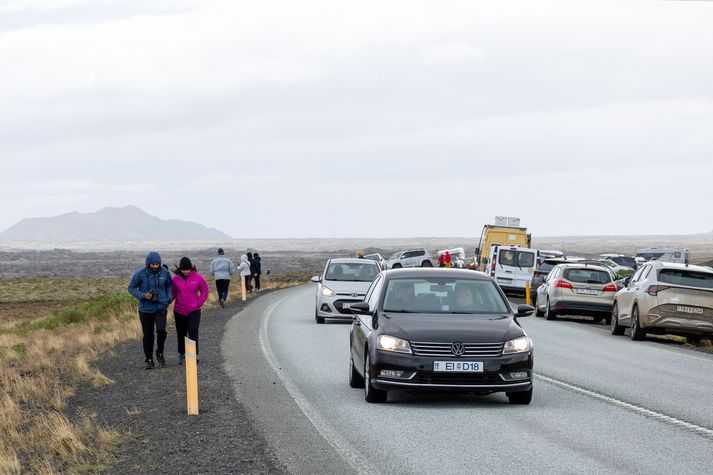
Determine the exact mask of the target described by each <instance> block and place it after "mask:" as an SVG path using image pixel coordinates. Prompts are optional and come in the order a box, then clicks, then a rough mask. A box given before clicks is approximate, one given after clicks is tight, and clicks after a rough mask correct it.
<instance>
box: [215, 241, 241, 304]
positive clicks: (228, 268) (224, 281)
mask: <svg viewBox="0 0 713 475" xmlns="http://www.w3.org/2000/svg"><path fill="white" fill-rule="evenodd" d="M235 272H236V269H235V264H233V262H232V261H231V260H230V259H228V258H227V257H225V251H223V249H218V257H216V258H215V259H213V262H211V263H210V275H212V276H213V277H215V289H216V290H217V291H218V303H220V306H221V307H223V308H225V301H226V300H228V288H229V287H230V276H231V275H233V274H235Z"/></svg>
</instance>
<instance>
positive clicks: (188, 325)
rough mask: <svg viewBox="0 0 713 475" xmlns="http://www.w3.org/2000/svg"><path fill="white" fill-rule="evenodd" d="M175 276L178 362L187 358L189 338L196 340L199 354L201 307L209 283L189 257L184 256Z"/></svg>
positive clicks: (206, 297) (180, 362) (205, 298)
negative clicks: (187, 340)
mask: <svg viewBox="0 0 713 475" xmlns="http://www.w3.org/2000/svg"><path fill="white" fill-rule="evenodd" d="M175 274H176V275H174V276H173V298H174V300H175V301H176V303H175V304H174V306H173V317H174V318H175V319H176V337H177V338H178V364H183V361H184V360H185V359H186V342H185V340H184V338H185V337H186V335H188V338H190V339H191V340H193V341H195V342H196V356H198V327H199V326H200V324H201V307H202V306H203V304H204V303H205V301H206V300H207V299H208V283H207V282H206V281H205V278H204V277H203V276H202V275H200V274H199V273H198V271H197V270H196V269H195V267H193V263H192V262H191V260H190V259H189V258H187V257H182V258H181V261H180V263H179V264H178V269H176V270H175Z"/></svg>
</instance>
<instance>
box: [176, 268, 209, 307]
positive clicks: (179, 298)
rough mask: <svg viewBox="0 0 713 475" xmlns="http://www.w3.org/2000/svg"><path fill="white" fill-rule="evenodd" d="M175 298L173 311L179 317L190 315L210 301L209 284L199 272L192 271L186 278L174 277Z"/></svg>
mask: <svg viewBox="0 0 713 475" xmlns="http://www.w3.org/2000/svg"><path fill="white" fill-rule="evenodd" d="M179 272H180V271H179ZM173 298H174V300H175V302H176V303H175V305H174V307H173V310H174V311H175V312H176V313H178V314H179V315H188V314H189V313H191V312H195V311H196V310H199V309H200V308H201V307H202V306H203V304H204V303H205V301H206V300H208V283H207V282H206V281H205V278H204V277H203V276H202V275H200V274H199V273H198V272H197V271H191V273H190V274H188V275H187V276H186V277H183V276H182V275H179V274H176V275H174V276H173Z"/></svg>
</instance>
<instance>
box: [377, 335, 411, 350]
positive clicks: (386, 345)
mask: <svg viewBox="0 0 713 475" xmlns="http://www.w3.org/2000/svg"><path fill="white" fill-rule="evenodd" d="M376 347H377V348H378V349H380V350H384V351H395V352H397V353H411V345H409V342H408V341H406V340H402V339H401V338H396V337H395V336H391V335H379V338H377V340H376Z"/></svg>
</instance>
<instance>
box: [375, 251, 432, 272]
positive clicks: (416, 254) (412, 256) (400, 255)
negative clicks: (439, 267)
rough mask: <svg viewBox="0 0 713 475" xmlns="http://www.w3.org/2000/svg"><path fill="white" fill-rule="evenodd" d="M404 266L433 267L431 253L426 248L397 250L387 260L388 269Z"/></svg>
mask: <svg viewBox="0 0 713 475" xmlns="http://www.w3.org/2000/svg"><path fill="white" fill-rule="evenodd" d="M402 267H433V263H432V262H431V254H429V252H428V251H427V250H425V249H411V250H408V251H401V252H397V253H396V254H394V255H393V256H391V257H390V258H389V260H388V261H386V268H387V269H401V268H402Z"/></svg>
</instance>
